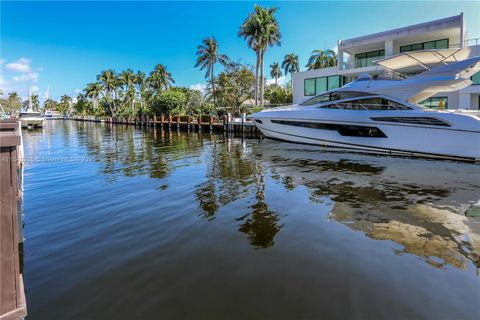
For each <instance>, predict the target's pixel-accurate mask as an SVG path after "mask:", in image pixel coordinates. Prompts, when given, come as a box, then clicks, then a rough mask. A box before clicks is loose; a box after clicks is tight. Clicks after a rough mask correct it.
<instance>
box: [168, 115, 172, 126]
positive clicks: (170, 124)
mask: <svg viewBox="0 0 480 320" xmlns="http://www.w3.org/2000/svg"><path fill="white" fill-rule="evenodd" d="M171 128H172V115H171V114H170V113H169V114H168V129H169V130H170V129H171Z"/></svg>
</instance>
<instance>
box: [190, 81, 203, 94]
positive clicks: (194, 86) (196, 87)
mask: <svg viewBox="0 0 480 320" xmlns="http://www.w3.org/2000/svg"><path fill="white" fill-rule="evenodd" d="M190 89H192V90H198V91H200V92H201V93H202V94H203V93H205V90H206V89H207V85H206V84H204V83H196V84H192V85H191V86H190Z"/></svg>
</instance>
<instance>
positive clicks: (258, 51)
mask: <svg viewBox="0 0 480 320" xmlns="http://www.w3.org/2000/svg"><path fill="white" fill-rule="evenodd" d="M255 53H256V54H257V63H256V65H255V105H258V69H259V67H260V50H257V51H255Z"/></svg>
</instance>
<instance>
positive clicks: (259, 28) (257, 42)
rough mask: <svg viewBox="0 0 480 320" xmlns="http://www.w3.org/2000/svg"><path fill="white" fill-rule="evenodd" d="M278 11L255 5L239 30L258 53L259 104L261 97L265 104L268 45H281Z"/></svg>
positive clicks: (256, 99) (261, 103) (256, 98)
mask: <svg viewBox="0 0 480 320" xmlns="http://www.w3.org/2000/svg"><path fill="white" fill-rule="evenodd" d="M276 11H277V8H263V7H261V6H259V5H255V9H254V11H253V12H252V13H250V15H249V16H248V17H247V19H245V21H244V22H243V24H242V25H241V26H240V31H239V32H238V35H239V36H240V37H243V38H244V39H245V40H246V41H247V43H248V46H249V47H250V48H252V49H253V50H254V51H255V53H256V55H257V63H256V67H255V78H256V85H255V92H256V94H255V103H256V104H257V103H258V100H259V99H260V105H263V92H264V85H265V83H264V76H263V73H264V67H263V65H264V60H265V53H266V51H267V48H268V47H272V46H274V45H280V38H281V34H280V26H279V24H278V21H277V19H276V18H275V13H276ZM259 71H260V72H259ZM259 73H260V74H259Z"/></svg>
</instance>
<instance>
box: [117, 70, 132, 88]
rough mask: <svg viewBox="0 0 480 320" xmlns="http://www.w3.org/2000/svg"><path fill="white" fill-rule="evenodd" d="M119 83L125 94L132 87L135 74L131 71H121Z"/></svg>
mask: <svg viewBox="0 0 480 320" xmlns="http://www.w3.org/2000/svg"><path fill="white" fill-rule="evenodd" d="M119 79H120V83H121V84H122V85H124V86H125V87H124V91H125V92H126V91H127V90H128V88H130V87H131V86H133V85H134V83H135V73H134V72H133V70H132V69H127V70H125V71H122V72H121V73H120V74H119Z"/></svg>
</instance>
